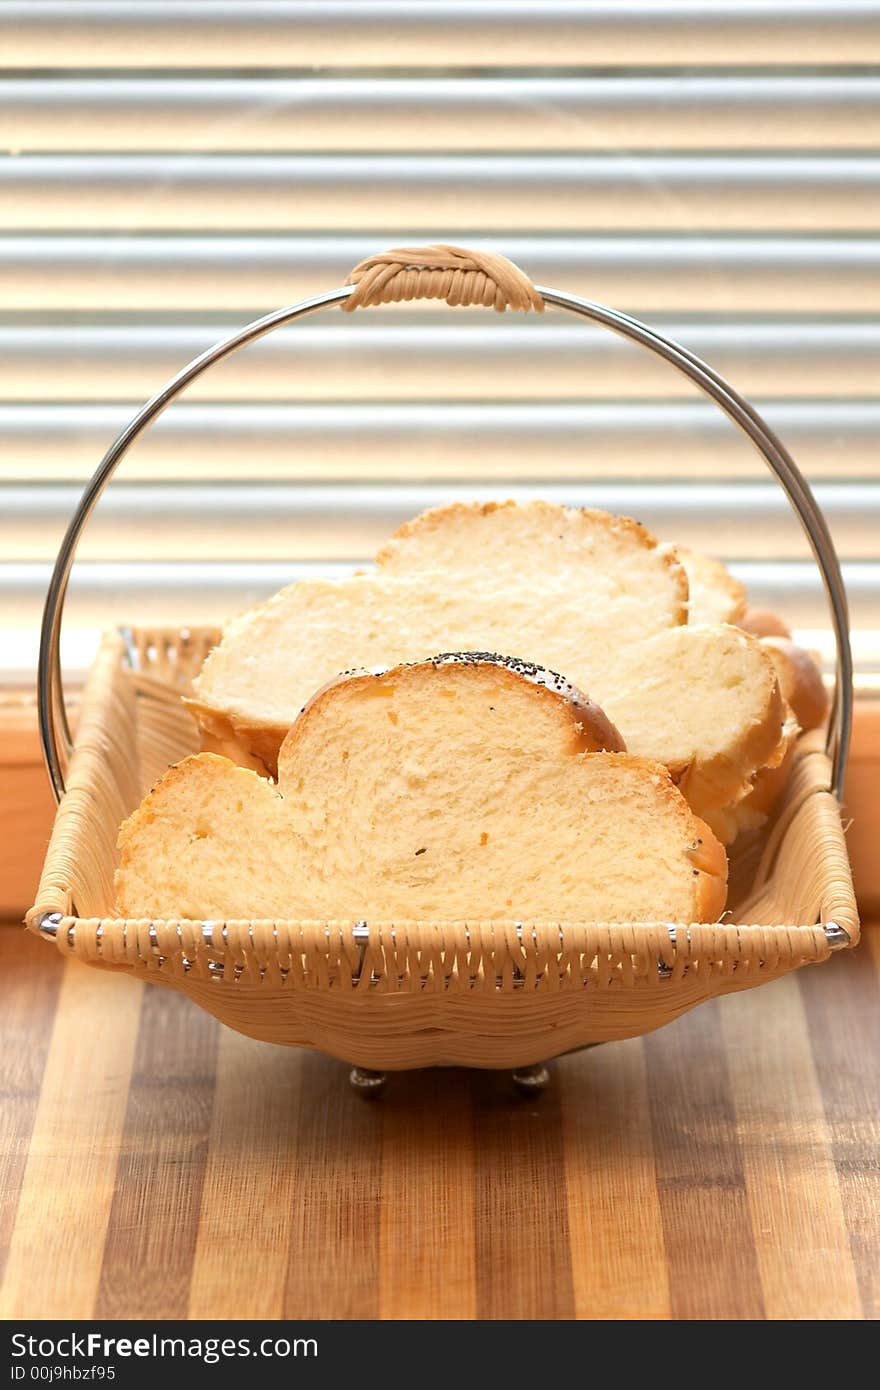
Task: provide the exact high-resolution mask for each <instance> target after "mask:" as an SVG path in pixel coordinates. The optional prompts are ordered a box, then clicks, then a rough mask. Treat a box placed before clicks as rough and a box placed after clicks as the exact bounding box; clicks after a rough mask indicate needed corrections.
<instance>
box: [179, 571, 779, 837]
mask: <svg viewBox="0 0 880 1390" xmlns="http://www.w3.org/2000/svg"><path fill="white" fill-rule="evenodd" d="M614 611H615V610H614V609H613V606H612V609H611V616H610V617H609V612H608V608H607V606H606V605H604V604H603V605H601V606H599V607H598V608H595V607H594V606H593V605H592V604H591V602H590V596H589V594H588V593H587V594H585V593H584V592H583V591H582V590H580V589H579V588H578V587H577V586H576V585H574V584H572V583H570V582H568V581H566V582H561V583H560V582H558V581H554V580H549V579H548V580H545V581H544V582H543V583H542V584H538V583H537V582H535V584H534V585H527V584H522V585H518V584H511V583H503V584H501V585H500V586H495V585H492V584H491V583H490V582H489V581H488V580H487V581H486V582H484V583H481V584H476V583H459V584H456V585H454V586H453V585H450V586H445V587H444V586H443V585H440V584H437V583H435V582H432V581H431V580H429V579H428V578H427V577H425V578H421V577H420V578H411V579H404V578H396V577H394V576H389V575H386V574H378V575H359V576H356V577H354V578H351V579H343V580H317V579H316V580H301V581H300V582H299V583H298V584H294V585H291V586H290V587H289V588H288V589H283V590H282V591H281V593H280V594H276V595H275V597H274V598H272V599H270V600H269V602H268V603H266V604H264V605H263V606H262V607H260V608H257V609H254V610H253V611H252V612H251V613H248V614H245V615H244V616H243V617H242V618H239V619H236V620H235V621H234V622H233V623H231V624H230V625H229V627H228V628H227V630H226V632H225V633H224V636H223V640H222V642H221V643H220V645H219V646H218V647H216V648H215V649H214V651H213V652H212V653H211V654H210V655H209V657H208V659H207V661H206V662H205V664H204V666H203V668H202V672H201V674H200V676H199V678H198V679H197V680H196V682H195V683H194V688H193V696H192V699H191V700H190V702H189V703H190V706H191V708H192V710H193V713H194V714H195V715H196V717H197V718H198V719H199V721H200V723H201V724H202V727H203V728H204V729H205V730H206V731H207V733H208V734H209V735H210V737H211V738H214V739H216V738H222V739H227V740H228V739H234V740H237V741H238V743H239V744H240V745H241V746H243V747H244V748H245V749H246V750H248V752H249V753H250V754H251V755H255V756H256V757H257V758H259V759H261V760H262V762H263V763H264V764H265V765H266V767H267V768H268V769H269V770H270V771H272V772H274V770H275V766H276V763H277V757H278V749H279V748H280V746H281V742H282V739H283V738H284V736H285V734H286V733H287V730H288V729H289V728H290V726H291V724H292V723H293V721H294V719H295V718H296V716H297V714H298V713H299V711H300V709H301V708H302V707H303V705H305V703H306V701H307V700H308V699H310V697H311V696H312V694H313V693H314V691H315V690H316V689H318V688H319V687H320V686H321V685H323V684H324V683H325V682H326V681H328V680H332V679H333V677H334V676H336V675H337V674H338V673H339V672H340V671H343V670H346V669H348V668H349V667H351V666H353V665H356V666H359V667H366V668H370V667H373V666H385V665H389V664H397V663H400V662H408V661H419V660H421V659H423V658H424V657H425V656H426V655H429V654H430V653H431V652H436V651H441V650H448V649H451V650H480V651H495V652H505V653H509V654H513V655H524V656H527V657H528V658H529V660H534V661H539V662H541V663H543V665H545V666H547V667H549V668H551V669H553V670H556V671H562V672H564V673H565V675H566V677H567V678H568V679H569V680H571V681H572V682H573V683H574V684H575V685H576V686H578V687H579V688H581V689H584V690H589V691H590V693H591V694H592V695H593V696H594V698H595V699H596V700H598V702H599V704H600V705H601V706H602V708H603V709H605V711H606V712H607V713H608V715H609V717H610V718H611V719H612V720H614V722H615V723H616V724H617V726H618V728H619V729H620V730H621V732H622V734H623V737H624V739H625V740H626V746H627V748H628V749H629V751H630V752H631V753H637V754H640V755H642V756H644V757H649V758H651V759H654V760H656V761H658V762H662V763H663V764H664V765H665V766H667V767H668V768H669V769H670V771H671V772H672V773H673V775H674V776H675V777H677V778H678V777H685V779H686V780H685V783H683V785H684V786H685V790H686V795H687V796H688V799H689V800H690V801H691V804H692V805H693V807H694V809H695V810H696V811H697V812H698V814H702V811H703V810H704V809H705V808H707V807H709V806H721V805H725V804H727V803H728V802H732V801H735V800H737V799H738V798H739V797H741V796H743V795H745V793H746V791H747V790H748V787H749V783H750V778H751V777H752V775H753V774H754V773H755V772H756V771H757V770H758V768H760V767H762V766H763V764H764V763H765V762H766V761H767V760H768V758H769V757H770V756H771V755H772V753H773V750H774V749H775V747H776V745H777V743H778V741H779V738H780V733H781V728H782V701H781V699H780V695H779V690H778V686H777V683H776V677H775V673H774V668H773V663H772V661H771V660H770V657H769V655H768V654H767V653H766V652H765V651H763V650H762V648H761V645H760V643H759V642H757V641H756V640H755V639H753V638H750V637H747V636H746V635H745V634H743V633H740V632H738V631H737V630H736V629H734V628H724V627H717V628H699V627H681V626H678V627H669V628H666V629H661V630H660V631H659V632H654V633H650V634H644V633H640V634H639V640H637V641H634V640H633V637H632V632H631V630H630V629H628V628H627V627H626V626H621V625H619V624H618V622H617V621H616V619H615V618H614ZM227 746H230V745H229V744H227Z"/></svg>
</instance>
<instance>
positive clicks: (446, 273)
mask: <svg viewBox="0 0 880 1390" xmlns="http://www.w3.org/2000/svg"><path fill="white" fill-rule="evenodd" d="M413 299H443V300H445V301H446V303H447V304H450V305H481V306H484V307H489V308H494V309H496V310H498V311H499V312H503V311H504V310H505V309H507V308H510V309H518V310H522V311H525V312H527V311H528V310H530V309H534V310H535V311H536V312H538V313H540V312H542V311H543V308H544V306H545V305H547V304H551V305H553V306H554V307H555V308H559V309H564V310H565V311H566V312H567V313H571V314H575V315H577V316H578V317H580V318H585V319H589V320H591V321H592V322H594V323H599V324H602V325H603V326H604V327H605V328H609V329H611V331H612V332H614V333H617V334H619V335H620V336H622V337H624V338H628V339H630V341H631V342H634V343H638V344H639V345H640V346H641V347H644V348H647V349H648V351H649V352H653V353H655V354H656V355H657V356H658V357H661V358H663V359H664V361H666V362H668V363H670V365H671V366H673V367H675V368H676V370H677V371H679V372H681V373H682V375H683V376H685V377H687V378H688V380H689V381H692V382H693V383H694V384H695V385H696V386H698V387H699V388H700V390H701V391H703V392H704V394H705V395H707V396H709V397H710V398H711V399H712V400H713V401H714V402H715V403H716V405H718V406H719V408H720V409H721V410H723V411H724V413H725V415H727V417H728V419H730V420H732V421H733V423H734V424H735V425H736V426H737V427H738V428H739V429H740V430H742V432H743V433H744V434H745V435H746V436H747V438H748V439H749V440H750V441H751V443H752V444H753V445H754V447H755V448H756V449H757V450H758V453H759V454H761V455H762V457H763V458H764V460H765V462H766V463H767V466H768V467H769V468H770V470H771V472H772V473H774V474H775V476H776V478H777V479H778V481H779V483H780V485H781V486H782V488H783V489H784V491H785V493H786V496H787V497H788V500H789V502H790V503H791V505H792V508H793V510H794V511H795V513H796V515H797V517H798V520H799V521H800V523H801V526H802V528H803V530H804V533H805V535H806V537H807V540H808V541H809V544H810V548H811V550H812V553H813V556H814V558H815V560H816V564H817V565H818V567H819V570H820V572H821V575H822V582H823V584H824V587H825V593H826V596H827V598H828V604H829V608H830V611H831V621H832V625H833V627H834V637H835V643H836V648H837V660H836V678H835V688H834V701H833V704H832V708H831V717H830V719H829V724H828V736H827V750H828V753H829V754H830V756H831V758H832V761H833V770H832V790H833V791H834V793H835V795H836V796H837V797H838V798H839V797H840V794H841V789H842V786H843V775H844V771H845V768H846V759H847V753H848V749H849V740H850V730H851V725H852V698H853V692H852V681H853V670H852V652H851V649H850V641H849V615H848V611H847V601H846V590H845V588H844V584H843V576H842V574H841V571H840V562H839V561H838V558H837V554H836V552H835V549H834V543H833V541H832V539H831V535H830V533H829V530H828V526H827V524H826V522H825V518H824V516H823V515H822V512H821V510H820V508H819V506H818V504H817V502H816V499H815V497H814V496H813V494H812V492H811V491H810V488H809V486H808V484H807V482H806V479H805V478H804V477H803V475H802V473H801V472H800V470H799V469H798V467H797V465H796V464H795V462H794V460H793V459H792V457H791V455H790V454H789V453H788V451H787V449H786V448H785V446H784V445H783V443H782V442H781V440H780V439H778V438H777V436H776V434H774V432H773V431H772V430H771V429H770V427H769V425H767V424H766V422H765V421H764V420H763V419H762V418H761V416H760V415H759V414H758V412H757V411H756V410H755V409H754V407H753V406H751V405H750V404H749V402H748V401H746V400H745V399H744V398H743V397H742V396H740V395H739V394H738V393H737V392H736V391H734V389H733V388H732V387H731V386H729V385H728V383H727V382H726V381H725V380H724V378H723V377H721V376H719V375H718V373H717V372H715V371H713V370H712V368H711V367H709V366H707V365H706V363H705V362H703V361H701V360H700V358H699V357H696V356H695V355H694V354H693V353H692V352H689V351H688V350H687V348H684V347H681V346H680V345H679V344H678V343H675V342H672V341H671V340H670V339H668V338H664V337H663V335H662V334H660V333H657V332H656V331H655V330H654V329H652V328H649V327H648V326H647V325H646V324H644V323H641V322H639V320H638V319H634V318H631V317H630V316H629V315H628V314H622V313H619V312H618V311H617V310H616V309H609V308H606V307H605V306H604V305H602V304H597V303H594V302H593V301H591V300H588V299H580V298H578V297H577V296H576V295H572V294H565V293H563V292H562V291H560V290H553V289H547V288H545V287H544V286H542V285H534V284H532V282H531V280H530V279H529V278H528V276H527V275H525V273H524V272H523V271H522V270H520V269H519V267H518V266H515V265H514V264H513V262H512V261H509V260H507V259H506V258H505V257H504V256H500V255H497V254H495V253H488V252H485V251H467V250H464V249H463V248H461V247H456V246H445V245H437V246H426V247H403V248H399V249H396V250H392V251H387V252H384V253H382V254H380V255H377V256H371V257H369V258H368V259H367V260H365V261H361V263H360V264H359V265H357V266H356V267H355V268H354V270H353V271H352V273H351V275H350V277H349V283H348V284H346V285H345V286H343V287H342V288H341V289H336V290H329V291H328V292H327V293H326V294H321V295H317V296H316V297H315V298H313V299H305V300H302V301H300V303H298V304H293V305H290V306H288V307H287V308H284V309H278V310H276V311H275V312H274V313H271V314H266V315H265V316H264V317H263V318H259V319H255V320H254V321H253V323H249V324H247V325H246V327H244V328H242V329H241V330H240V331H239V332H238V333H234V334H233V335H232V336H231V337H230V338H226V339H224V340H223V341H222V342H219V343H215V344H214V346H213V347H210V348H208V349H207V350H206V351H205V352H203V353H201V354H200V355H199V356H198V357H195V358H194V359H193V361H192V362H190V363H189V364H188V365H187V366H185V367H184V368H183V369H182V370H181V371H179V372H178V373H177V375H176V376H174V377H172V378H171V380H170V381H169V382H167V383H166V385H165V386H163V387H162V389H161V391H159V392H157V394H156V395H155V396H153V397H151V399H150V400H149V401H147V403H146V405H144V406H143V407H142V408H141V410H140V411H138V413H137V415H135V417H134V418H133V419H132V420H131V421H130V422H129V424H128V425H126V427H125V429H124V430H123V431H122V433H121V434H120V435H119V437H118V439H116V440H115V442H114V443H113V444H112V445H111V446H110V448H109V449H108V450H107V453H106V454H105V455H104V458H103V459H102V460H101V463H100V464H99V465H98V468H97V469H96V471H95V473H94V474H93V476H92V478H91V479H90V481H89V483H88V484H87V486H86V488H85V491H84V492H83V495H82V497H81V498H80V500H79V503H78V505H77V508H76V511H75V512H74V514H73V517H72V518H71V521H70V525H69V526H68V528H67V531H66V533H65V535H64V539H63V541H62V542H61V546H60V549H59V551H58V558H57V560H56V562H55V566H54V569H53V571H52V578H51V580H50V582H49V588H48V592H47V594H46V603H45V606H44V609H43V621H42V627H41V633H40V660H39V669H38V676H37V699H38V709H39V720H40V738H41V741H42V745H43V754H44V757H45V760H46V766H47V768H48V771H49V777H50V780H51V782H52V788H53V790H54V793H55V797H56V799H57V800H59V801H60V800H61V797H62V796H63V795H64V792H65V790H66V784H65V770H66V766H67V763H68V761H69V759H70V755H71V752H72V740H71V736H70V725H69V722H68V717H67V710H66V707H65V703H64V689H63V685H62V679H61V661H60V635H61V619H62V615H63V610H64V600H65V596H66V594H67V586H68V582H69V579H70V571H71V568H72V566H73V561H74V557H75V555H76V548H77V545H78V543H79V539H80V536H81V534H82V531H83V529H84V527H85V525H86V523H87V522H88V519H89V517H90V516H91V514H92V511H93V510H94V508H95V505H96V503H97V502H98V499H99V498H100V496H101V494H102V492H103V491H104V488H105V487H106V486H107V483H108V482H109V481H110V479H111V478H112V476H113V474H114V473H115V471H116V469H117V468H118V466H119V464H120V463H121V461H122V459H123V458H124V457H125V455H126V454H127V452H128V450H129V449H130V448H131V446H132V444H133V443H134V441H135V440H136V439H137V438H138V436H139V435H140V434H141V433H142V432H143V431H144V430H145V429H146V428H147V427H148V425H150V424H151V423H152V421H153V420H155V419H156V418H157V416H159V415H161V414H162V412H163V411H164V410H165V409H166V408H167V407H168V406H169V405H171V403H172V401H175V400H176V399H177V397H178V396H180V395H181V394H182V392H183V391H185V390H186V388H187V387H188V386H189V385H191V384H192V382H194V381H196V380H197V379H198V378H199V377H200V376H201V375H202V374H203V373H204V372H206V371H207V370H208V369H209V368H210V367H212V366H214V364H215V363H217V362H220V361H222V360H223V358H225V357H228V356H229V355H230V354H231V353H233V352H237V351H238V349H239V348H242V347H246V346H247V345H248V344H249V343H253V342H256V341H257V340H258V339H259V338H263V337H265V336H266V334H268V333H271V332H272V331H273V330H274V329H276V328H281V327H283V326H284V325H285V324H288V323H293V322H294V321H295V320H296V319H300V318H304V317H306V316H307V315H309V314H313V313H317V312H318V311H319V310H321V309H325V308H328V307H329V306H331V305H337V304H338V305H339V306H340V307H341V308H343V309H345V310H347V311H351V310H354V309H356V308H366V307H368V306H370V305H375V304H389V303H396V302H398V301H402V300H413Z"/></svg>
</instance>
